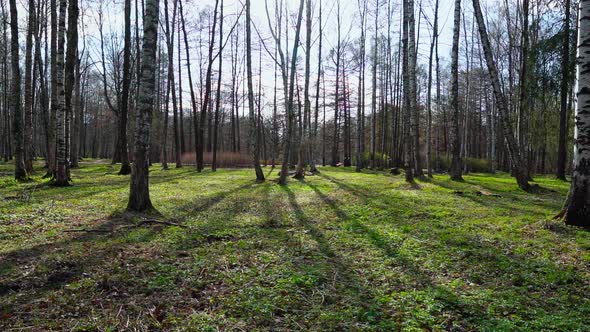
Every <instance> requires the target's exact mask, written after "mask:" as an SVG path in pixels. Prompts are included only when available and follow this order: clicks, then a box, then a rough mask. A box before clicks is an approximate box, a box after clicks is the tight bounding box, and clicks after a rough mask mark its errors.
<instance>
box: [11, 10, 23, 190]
mask: <svg viewBox="0 0 590 332" xmlns="http://www.w3.org/2000/svg"><path fill="white" fill-rule="evenodd" d="M9 5H10V37H11V38H10V52H11V59H10V61H11V67H12V84H11V88H10V94H11V95H10V108H11V109H12V133H13V135H14V177H15V179H17V180H24V179H26V178H27V176H28V175H27V170H26V168H25V147H24V136H23V134H24V133H23V120H22V110H21V101H20V89H21V87H20V80H21V79H20V77H21V74H20V67H19V62H18V61H19V56H18V53H19V45H18V17H17V5H16V0H9Z"/></svg>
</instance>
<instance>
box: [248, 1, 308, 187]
mask: <svg viewBox="0 0 590 332" xmlns="http://www.w3.org/2000/svg"><path fill="white" fill-rule="evenodd" d="M248 1H250V0H248ZM303 5H304V0H300V3H299V14H298V16H297V27H296V29H295V40H294V44H293V54H292V56H291V72H290V75H291V77H290V78H289V98H288V101H287V134H286V135H285V140H284V144H283V145H284V147H283V163H282V165H281V175H280V177H279V184H281V185H285V184H287V176H288V174H289V154H290V152H291V144H292V141H293V125H294V124H293V103H294V99H295V74H296V71H297V70H296V65H297V51H298V49H299V34H300V32H301V21H302V19H303Z"/></svg>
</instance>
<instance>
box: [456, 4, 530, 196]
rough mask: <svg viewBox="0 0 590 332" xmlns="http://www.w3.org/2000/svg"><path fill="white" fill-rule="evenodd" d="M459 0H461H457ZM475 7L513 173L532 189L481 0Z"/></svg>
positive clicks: (523, 184) (521, 182)
mask: <svg viewBox="0 0 590 332" xmlns="http://www.w3.org/2000/svg"><path fill="white" fill-rule="evenodd" d="M457 1H459V0H457ZM473 9H474V15H475V19H476V21H477V26H478V28H479V35H480V38H481V43H482V48H483V52H484V56H485V58H486V65H487V67H488V73H489V76H490V80H491V81H492V89H493V90H494V95H495V97H496V106H497V109H498V116H499V118H500V123H501V126H500V128H501V130H502V134H503V136H504V139H505V140H506V147H507V150H508V156H509V158H510V161H511V162H512V165H513V168H514V169H513V173H514V176H515V178H516V182H517V183H518V186H519V187H520V188H521V189H523V190H525V191H528V190H530V189H531V185H530V184H529V180H528V171H527V169H526V165H525V164H524V162H523V159H522V156H521V152H520V150H519V148H518V144H517V142H516V139H515V137H514V130H513V128H512V125H511V123H510V119H509V114H508V101H507V99H506V96H505V95H504V93H503V92H502V89H501V85H500V78H499V75H498V68H497V66H496V62H495V61H494V57H493V55H492V47H491V43H490V39H489V37H488V33H487V29H486V25H485V21H484V18H483V13H482V11H481V6H480V3H479V0H473Z"/></svg>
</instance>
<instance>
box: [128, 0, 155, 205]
mask: <svg viewBox="0 0 590 332" xmlns="http://www.w3.org/2000/svg"><path fill="white" fill-rule="evenodd" d="M158 2H159V0H146V5H145V6H146V7H145V16H144V21H143V46H142V52H141V59H142V61H141V83H140V90H139V99H138V101H139V103H138V105H137V132H136V134H135V151H134V156H135V158H134V161H133V165H132V168H131V169H132V171H131V185H130V192H129V203H128V204H127V209H128V210H131V211H138V212H143V211H147V210H151V209H153V205H152V202H151V199H150V191H149V145H150V127H151V123H152V112H153V103H154V92H155V90H156V89H155V84H156V82H155V69H156V68H155V67H156V47H157V40H158V13H159V10H158V9H159V3H158Z"/></svg>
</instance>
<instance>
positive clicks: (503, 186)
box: [0, 161, 590, 331]
mask: <svg viewBox="0 0 590 332" xmlns="http://www.w3.org/2000/svg"><path fill="white" fill-rule="evenodd" d="M37 166H39V168H37V170H36V174H39V175H41V174H44V172H43V170H42V169H41V168H40V165H37ZM81 166H82V167H81V168H80V169H75V170H73V172H72V177H73V183H74V185H73V186H72V187H69V188H52V187H49V186H47V184H46V182H45V180H42V179H41V178H40V177H39V176H36V177H34V178H33V180H32V182H28V183H22V184H19V183H16V182H15V181H14V180H12V174H11V172H12V165H10V164H0V175H1V176H2V177H1V178H0V329H1V330H7V329H8V328H22V327H28V328H29V329H32V330H74V331H97V330H98V331H121V330H145V331H148V330H149V331H153V330H166V331H168V330H174V331H176V330H180V331H217V330H229V331H270V330H273V331H276V330H314V331H317V330H324V331H344V330H348V331H396V330H403V331H424V330H435V331H436V330H456V331H463V330H477V331H516V330H521V331H540V330H555V331H588V330H590V319H589V317H590V282H589V280H590V233H589V232H586V231H583V230H578V229H574V228H570V227H566V226H564V225H563V224H561V223H559V222H556V221H551V217H552V216H553V215H555V214H556V213H557V212H558V211H559V209H560V207H561V205H562V202H563V200H564V196H565V194H566V192H567V189H568V185H567V183H562V182H559V181H557V180H554V179H551V178H548V177H537V178H536V180H537V183H538V184H539V185H540V186H541V187H542V188H543V190H541V191H540V192H539V193H535V194H527V193H524V192H522V191H520V190H518V188H517V186H516V184H515V182H514V181H513V180H512V179H511V178H510V177H509V176H507V175H505V174H498V175H495V176H491V175H483V174H472V175H468V176H465V182H464V183H455V182H451V181H449V180H448V178H447V177H446V176H437V177H435V179H434V180H431V181H424V182H419V183H418V184H419V188H416V187H412V186H409V185H407V184H405V183H404V182H403V178H402V177H400V176H397V177H392V176H388V175H385V174H381V173H377V172H364V173H360V174H359V173H355V172H354V171H352V170H350V169H342V168H322V169H321V174H319V175H317V176H308V177H307V178H306V179H305V181H301V182H300V181H295V180H291V182H290V184H289V185H288V186H279V185H277V184H276V183H275V182H274V181H267V182H265V183H262V184H257V183H255V182H254V181H253V180H254V176H253V172H252V171H251V170H219V171H218V172H217V173H212V172H210V171H205V172H203V173H201V174H198V173H197V172H196V171H195V170H194V169H193V168H192V167H185V168H182V169H173V170H168V171H163V170H161V169H160V167H159V166H154V167H153V168H152V170H151V195H152V201H153V203H154V205H155V206H156V208H157V209H158V210H159V212H160V213H161V214H162V216H159V217H158V219H160V220H168V221H172V222H175V223H180V224H183V225H187V226H189V228H181V227H177V226H172V227H170V226H165V225H159V224H147V225H142V226H141V227H129V226H130V225H133V224H134V223H136V222H137V221H138V220H139V218H138V217H133V216H130V215H128V214H126V213H124V208H125V206H126V202H127V195H128V190H129V189H128V181H129V178H128V177H121V176H117V175H116V173H117V170H118V168H117V166H111V165H109V164H105V163H101V162H98V161H89V162H84V163H82V165H81ZM265 172H266V173H267V174H270V175H269V179H270V180H274V179H276V178H277V175H276V172H271V170H270V169H269V168H266V169H265ZM478 191H487V192H491V193H493V194H497V195H500V197H494V196H482V195H478V194H477V192H478ZM72 229H87V230H101V231H102V232H88V231H86V232H70V231H68V230H72ZM111 230H112V232H110V231H111Z"/></svg>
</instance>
